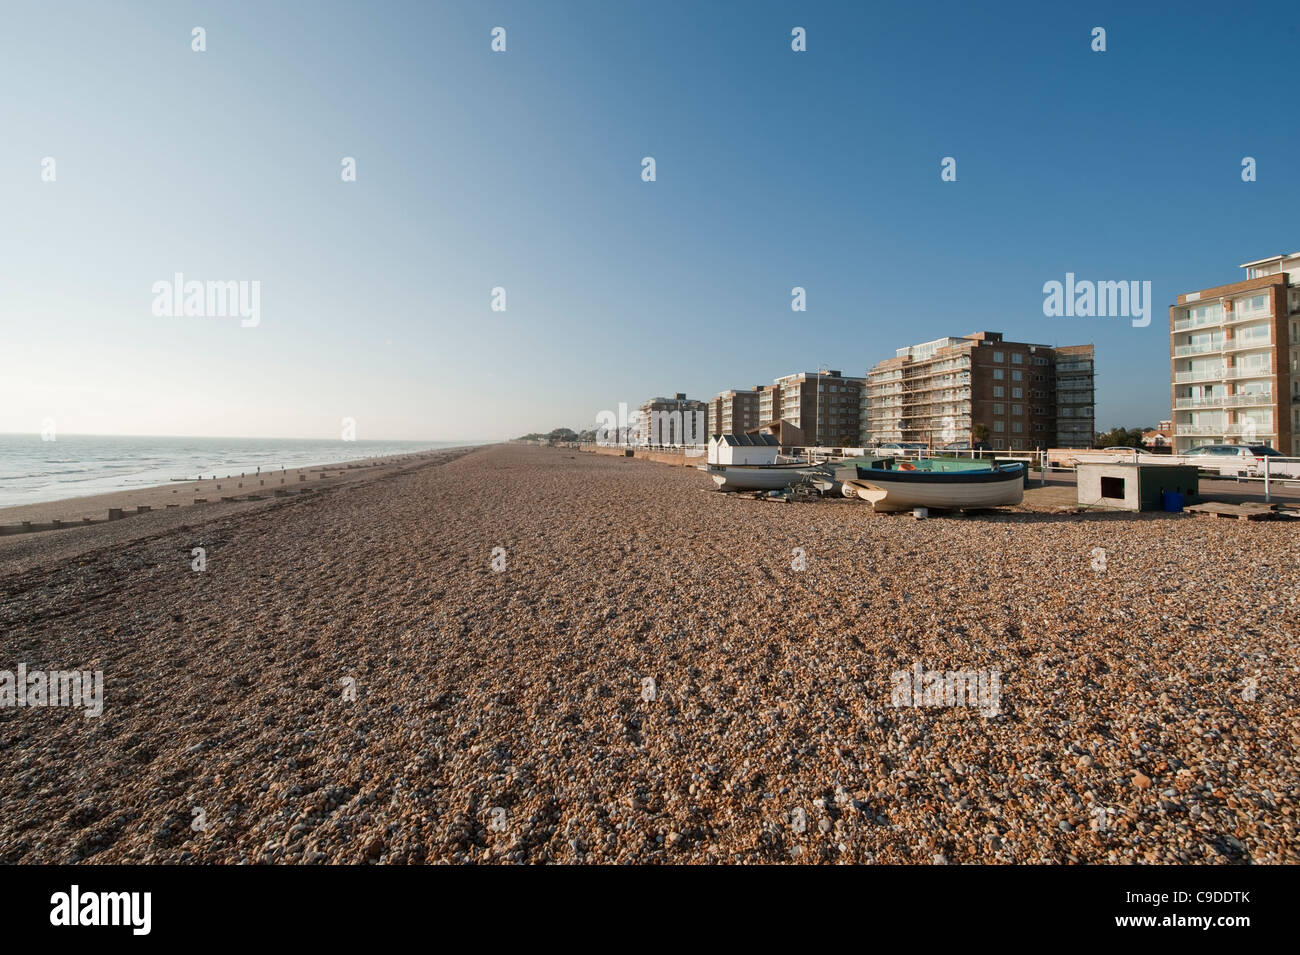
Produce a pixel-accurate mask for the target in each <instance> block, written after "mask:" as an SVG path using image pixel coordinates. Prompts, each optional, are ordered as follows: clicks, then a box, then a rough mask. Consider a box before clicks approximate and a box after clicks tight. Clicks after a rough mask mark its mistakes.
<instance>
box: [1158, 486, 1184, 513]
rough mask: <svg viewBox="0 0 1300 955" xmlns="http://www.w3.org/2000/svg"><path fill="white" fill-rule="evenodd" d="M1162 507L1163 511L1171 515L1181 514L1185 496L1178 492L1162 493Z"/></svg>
mask: <svg viewBox="0 0 1300 955" xmlns="http://www.w3.org/2000/svg"><path fill="white" fill-rule="evenodd" d="M1160 507H1161V509H1162V510H1165V511H1169V512H1170V513H1171V514H1181V513H1182V510H1183V496H1182V495H1181V494H1179V493H1178V492H1177V491H1161V492H1160Z"/></svg>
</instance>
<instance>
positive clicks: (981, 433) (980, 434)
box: [970, 424, 989, 444]
mask: <svg viewBox="0 0 1300 955" xmlns="http://www.w3.org/2000/svg"><path fill="white" fill-rule="evenodd" d="M970 438H971V442H972V443H973V444H988V443H989V426H988V425H986V424H975V425H971V429H970Z"/></svg>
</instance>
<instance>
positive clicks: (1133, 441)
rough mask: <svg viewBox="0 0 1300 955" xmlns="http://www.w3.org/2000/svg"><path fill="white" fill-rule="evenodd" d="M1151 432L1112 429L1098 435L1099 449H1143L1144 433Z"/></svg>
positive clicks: (1134, 429) (1144, 429) (1148, 429)
mask: <svg viewBox="0 0 1300 955" xmlns="http://www.w3.org/2000/svg"><path fill="white" fill-rule="evenodd" d="M1150 430H1151V429H1150V428H1111V429H1110V430H1109V431H1107V432H1105V433H1103V434H1098V435H1097V447H1099V448H1140V447H1142V432H1143V431H1150Z"/></svg>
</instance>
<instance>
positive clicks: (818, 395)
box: [709, 370, 866, 447]
mask: <svg viewBox="0 0 1300 955" xmlns="http://www.w3.org/2000/svg"><path fill="white" fill-rule="evenodd" d="M865 383H866V379H864V378H845V377H844V376H843V375H842V374H840V372H838V371H829V370H822V371H809V372H798V373H797V374H793V375H786V376H785V377H783V378H778V379H776V380H775V381H774V382H773V383H772V384H770V385H755V386H754V388H753V390H752V391H724V392H722V394H720V395H718V396H717V397H716V398H714V399H713V400H712V401H711V402H709V434H710V435H719V434H744V433H745V432H747V431H754V430H757V429H760V428H761V429H762V430H764V431H766V432H769V433H772V434H775V435H776V436H777V438H778V440H779V441H780V443H781V444H782V445H785V446H801V447H802V446H814V445H822V444H824V445H828V446H834V447H843V446H845V445H849V446H852V445H854V444H855V443H856V442H857V440H858V414H859V403H860V401H861V394H862V388H863V386H864V384H865Z"/></svg>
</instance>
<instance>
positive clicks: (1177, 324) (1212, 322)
mask: <svg viewBox="0 0 1300 955" xmlns="http://www.w3.org/2000/svg"><path fill="white" fill-rule="evenodd" d="M1272 317H1273V310H1272V309H1266V310H1265V311H1262V312H1243V311H1239V310H1238V311H1232V312H1228V313H1227V314H1226V315H1225V314H1224V313H1220V314H1219V315H1217V316H1212V317H1210V318H1201V319H1192V318H1190V317H1189V318H1176V319H1174V331H1176V332H1185V331H1187V330H1188V329H1192V328H1213V327H1214V326H1216V325H1239V324H1240V323H1242V322H1252V321H1257V320H1259V319H1265V318H1272Z"/></svg>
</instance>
